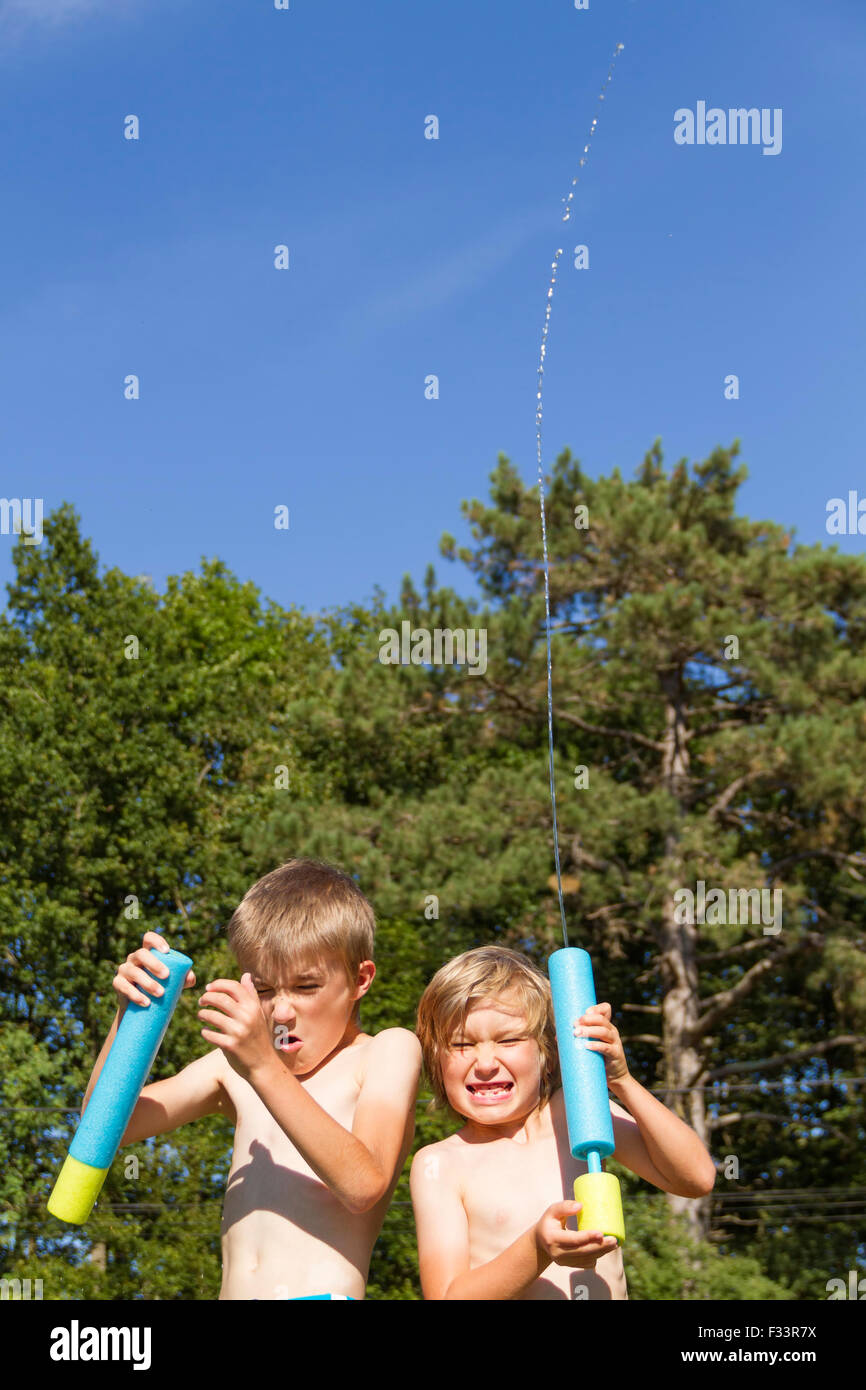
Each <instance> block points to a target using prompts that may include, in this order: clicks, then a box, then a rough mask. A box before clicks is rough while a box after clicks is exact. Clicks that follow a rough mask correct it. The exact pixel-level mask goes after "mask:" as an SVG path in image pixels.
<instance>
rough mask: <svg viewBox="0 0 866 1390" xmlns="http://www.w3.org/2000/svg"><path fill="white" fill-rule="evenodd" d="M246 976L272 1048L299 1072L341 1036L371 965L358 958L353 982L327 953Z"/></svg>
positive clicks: (324, 1054) (325, 1053)
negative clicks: (251, 983)
mask: <svg viewBox="0 0 866 1390" xmlns="http://www.w3.org/2000/svg"><path fill="white" fill-rule="evenodd" d="M251 974H252V979H253V984H254V985H255V989H256V993H257V994H258V996H259V1004H260V1005H261V1009H262V1013H263V1014H264V1016H265V1018H266V1020H267V1022H268V1026H269V1028H270V1031H271V1034H272V1036H273V1039H274V1047H275V1049H276V1051H277V1052H278V1053H279V1054H280V1056H281V1057H282V1058H283V1060H284V1062H285V1063H286V1065H287V1066H288V1067H289V1069H290V1070H291V1071H293V1072H294V1073H295V1074H296V1075H303V1074H304V1073H305V1072H308V1071H311V1070H312V1069H313V1067H317V1066H318V1065H319V1063H320V1062H322V1061H324V1059H325V1058H326V1057H327V1056H328V1055H329V1054H330V1053H331V1052H333V1051H334V1048H335V1047H337V1045H338V1044H339V1043H340V1042H341V1041H342V1040H343V1038H344V1036H345V1033H346V1030H347V1027H348V1025H349V1022H350V1020H351V1017H352V1010H353V1008H354V1005H355V1001H356V1000H357V999H359V998H360V997H361V995H362V994H364V993H366V990H367V988H369V984H370V982H371V981H372V978H373V974H375V967H374V966H373V964H372V962H371V961H366V962H364V964H363V965H362V966H361V968H360V971H359V980H358V983H357V984H356V985H354V986H350V984H349V981H348V979H347V978H346V972H345V970H344V969H343V965H342V962H341V961H340V960H338V959H336V958H333V957H329V956H326V957H324V958H323V959H322V960H321V961H312V960H310V961H298V962H297V963H295V964H294V965H293V966H283V967H282V969H281V970H280V971H279V972H276V971H268V970H267V969H266V968H265V967H263V966H259V967H257V968H254V969H253V970H252V971H251ZM368 975H369V978H367V977H368Z"/></svg>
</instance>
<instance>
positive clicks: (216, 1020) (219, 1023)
mask: <svg viewBox="0 0 866 1390" xmlns="http://www.w3.org/2000/svg"><path fill="white" fill-rule="evenodd" d="M198 1016H199V1018H203V1019H205V1020H206V1022H208V1023H212V1024H213V1025H214V1026H215V1027H216V1028H224V1027H225V1025H226V1023H227V1019H226V1016H225V1014H218V1013H217V1012H216V1010H215V1009H199V1011H198Z"/></svg>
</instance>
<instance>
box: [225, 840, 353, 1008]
mask: <svg viewBox="0 0 866 1390" xmlns="http://www.w3.org/2000/svg"><path fill="white" fill-rule="evenodd" d="M375 930H376V917H375V914H374V912H373V909H372V907H371V906H370V903H369V902H368V901H367V899H366V898H365V897H364V894H363V893H362V892H361V890H360V888H359V887H358V885H357V883H356V882H355V880H354V879H353V878H350V877H349V875H348V874H344V873H343V872H342V870H341V869H337V868H335V867H334V866H333V865H332V864H326V863H324V862H322V861H321V860H318V859H290V860H288V862H287V863H285V864H281V865H280V867H279V868H278V869H274V870H273V871H272V872H271V873H269V874H265V876H264V878H260V879H259V880H258V882H257V883H254V884H253V886H252V888H250V889H249V890H248V891H247V892H246V893H245V894H244V897H243V899H242V901H241V902H240V903H239V904H238V906H237V908H236V909H235V911H234V913H233V914H232V918H231V921H230V922H229V924H228V927H227V929H226V932H227V936H228V942H229V946H230V947H231V949H232V952H233V953H234V956H235V959H236V960H237V962H238V964H239V965H240V966H241V969H242V971H245V970H252V969H254V970H255V971H257V972H259V973H261V972H262V971H264V972H266V973H272V972H273V973H275V974H276V973H279V972H280V971H281V969H285V968H286V967H294V966H296V965H297V964H299V963H301V962H303V963H305V964H306V963H310V964H316V963H320V962H322V961H323V958H324V957H325V956H326V955H332V956H337V957H338V958H339V960H340V961H341V963H342V966H343V969H344V970H345V972H346V977H347V979H348V980H349V983H350V984H355V983H356V982H357V978H358V967H359V966H360V964H361V962H362V961H365V960H372V959H373V936H374V933H375Z"/></svg>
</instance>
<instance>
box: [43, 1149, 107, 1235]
mask: <svg viewBox="0 0 866 1390" xmlns="http://www.w3.org/2000/svg"><path fill="white" fill-rule="evenodd" d="M107 1173H108V1169H107V1168H91V1166H90V1164H89V1163H80V1162H79V1160H78V1159H77V1158H73V1157H72V1155H71V1154H67V1156H66V1162H65V1163H64V1165H63V1167H62V1168H61V1169H60V1172H59V1174H58V1176H57V1181H56V1183H55V1184H54V1191H53V1192H52V1193H51V1196H50V1197H49V1198H48V1210H49V1211H50V1212H51V1215H52V1216H56V1217H58V1218H59V1220H61V1221H68V1222H69V1223H70V1225H72V1226H81V1225H83V1224H84V1222H85V1221H86V1220H87V1218H88V1216H89V1215H90V1213H91V1212H92V1211H93V1204H94V1202H95V1201H96V1199H97V1197H98V1196H99V1194H100V1192H101V1191H102V1184H103V1183H104V1182H105V1178H106V1175H107Z"/></svg>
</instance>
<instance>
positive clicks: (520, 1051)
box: [442, 997, 543, 1125]
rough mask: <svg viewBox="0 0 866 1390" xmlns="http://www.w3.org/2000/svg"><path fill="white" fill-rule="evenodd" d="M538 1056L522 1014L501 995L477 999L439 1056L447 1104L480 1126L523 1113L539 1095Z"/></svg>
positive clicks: (505, 1121) (501, 1122)
mask: <svg viewBox="0 0 866 1390" xmlns="http://www.w3.org/2000/svg"><path fill="white" fill-rule="evenodd" d="M542 1068H543V1055H542V1052H541V1048H540V1047H539V1046H538V1043H537V1042H536V1041H535V1038H534V1037H532V1035H531V1034H530V1032H529V1031H528V1025H527V1021H526V1017H525V1015H524V1014H523V1013H522V1012H521V1011H520V1007H519V1005H518V1004H517V1003H516V1001H511V1000H509V999H508V998H507V997H506V998H499V999H484V1000H481V1002H480V1003H479V1004H477V1005H476V1006H475V1007H474V1008H472V1009H470V1011H469V1013H468V1014H467V1016H466V1022H465V1024H464V1026H463V1028H462V1030H460V1031H458V1032H457V1033H455V1035H454V1037H453V1039H452V1041H451V1046H450V1047H449V1048H448V1050H447V1051H446V1052H445V1053H443V1056H442V1078H443V1081H444V1084H445V1093H446V1095H447V1096H448V1101H449V1104H450V1105H451V1106H452V1107H453V1109H454V1110H456V1111H457V1112H458V1114H460V1115H465V1116H466V1117H467V1119H470V1120H473V1121H474V1122H475V1123H476V1124H480V1125H505V1124H508V1123H510V1122H511V1121H514V1120H520V1119H522V1118H523V1117H524V1116H525V1115H528V1114H529V1112H530V1111H531V1110H533V1109H534V1108H535V1106H536V1105H537V1104H538V1101H539V1096H540V1094H541V1080H542Z"/></svg>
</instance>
